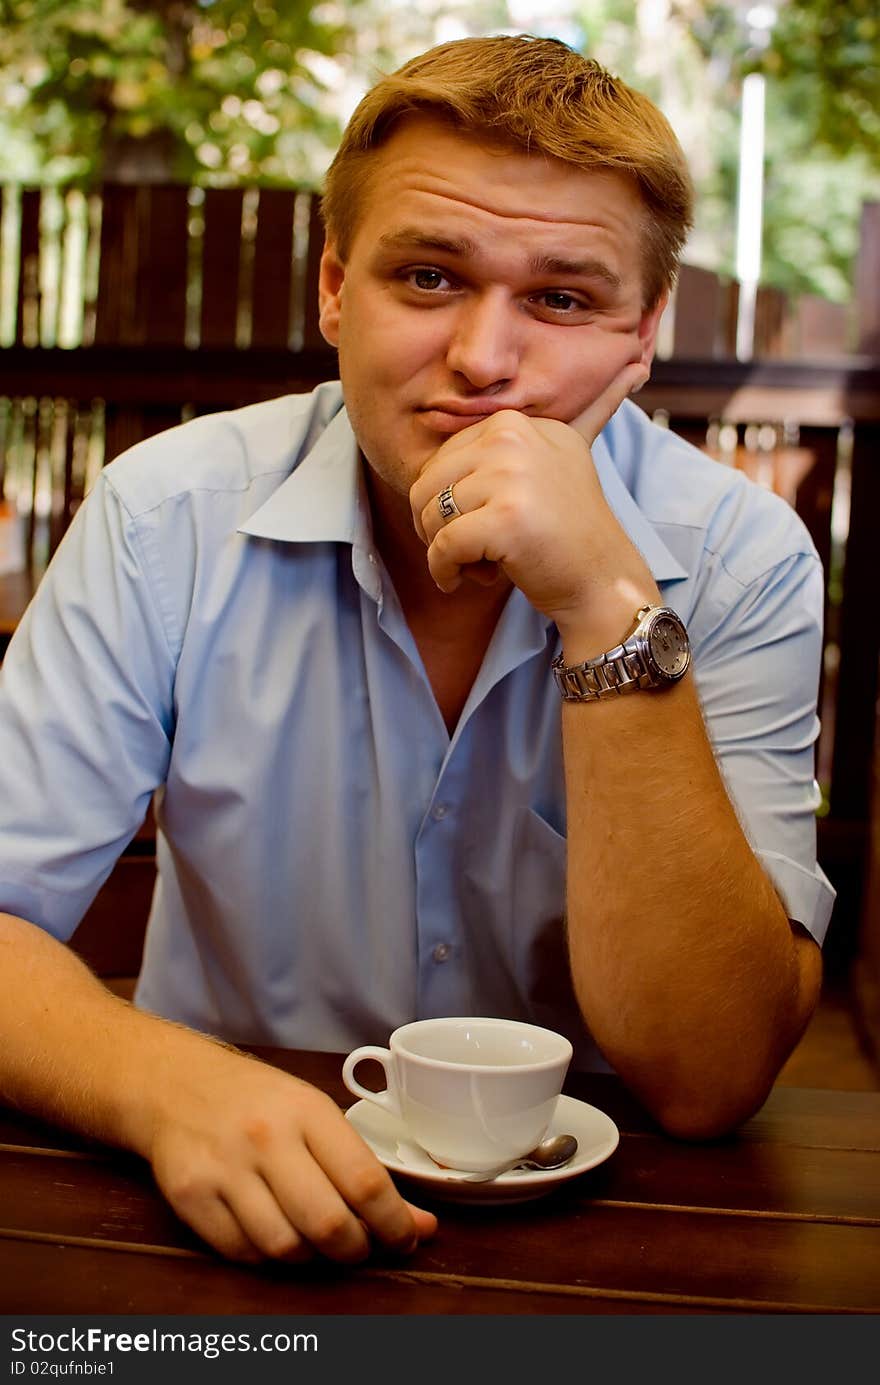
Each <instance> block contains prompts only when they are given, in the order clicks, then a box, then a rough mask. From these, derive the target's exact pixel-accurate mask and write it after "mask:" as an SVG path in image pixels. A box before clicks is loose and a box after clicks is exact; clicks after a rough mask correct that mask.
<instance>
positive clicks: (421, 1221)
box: [404, 1202, 437, 1241]
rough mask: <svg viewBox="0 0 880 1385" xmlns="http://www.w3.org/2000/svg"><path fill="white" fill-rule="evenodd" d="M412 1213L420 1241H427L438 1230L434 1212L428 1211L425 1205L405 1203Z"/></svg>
mask: <svg viewBox="0 0 880 1385" xmlns="http://www.w3.org/2000/svg"><path fill="white" fill-rule="evenodd" d="M404 1206H406V1207H407V1208H408V1209H409V1211H410V1212H411V1213H412V1219H413V1221H414V1222H415V1224H416V1235H417V1236H418V1238H419V1240H420V1241H427V1240H429V1239H430V1237H431V1236H434V1235H435V1234H436V1232H437V1218H436V1217H435V1216H434V1213H433V1212H426V1211H425V1209H424V1207H416V1206H415V1204H414V1203H412V1202H407V1203H405V1204H404Z"/></svg>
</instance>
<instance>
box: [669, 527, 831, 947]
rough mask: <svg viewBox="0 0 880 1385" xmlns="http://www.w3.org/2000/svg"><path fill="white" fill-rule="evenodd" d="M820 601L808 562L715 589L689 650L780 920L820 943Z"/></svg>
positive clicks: (826, 907) (795, 560) (731, 788)
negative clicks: (780, 907)
mask: <svg viewBox="0 0 880 1385" xmlns="http://www.w3.org/2000/svg"><path fill="white" fill-rule="evenodd" d="M719 593H721V594H722V595H721V596H719ZM823 597H824V584H823V577H822V568H821V565H820V563H819V560H818V558H817V557H816V555H815V554H814V553H810V552H801V553H798V554H796V555H794V556H792V557H789V558H786V559H785V560H783V561H781V562H780V563H779V564H778V565H776V566H775V567H773V568H771V569H770V570H769V571H767V572H765V573H763V574H762V575H761V576H760V577H758V578H756V579H754V580H753V581H752V582H750V583H749V584H747V585H745V586H742V585H740V584H737V583H735V582H733V581H730V582H728V583H727V584H724V583H721V584H718V586H717V587H716V594H715V605H714V607H713V609H712V610H711V611H710V612H706V611H704V612H702V613H701V616H700V620H699V622H698V623H699V624H700V625H701V626H702V627H703V629H704V630H705V634H704V635H703V636H702V638H700V639H699V641H698V642H697V643H695V648H694V667H695V670H696V677H697V686H698V690H699V694H700V699H701V702H702V707H703V714H704V716H705V719H706V724H707V727H708V731H709V735H710V738H711V741H712V744H713V748H714V751H715V755H716V758H717V760H718V763H719V766H720V769H721V772H722V775H723V777H724V780H725V783H726V786H727V790H728V793H729V795H730V798H731V800H732V802H733V804H734V807H735V808H736V810H737V812H738V815H739V819H740V822H741V825H742V827H743V830H744V831H745V833H746V836H747V837H748V839H749V841H750V842H751V844H752V847H753V850H754V851H755V853H756V855H757V856H758V858H759V860H760V861H761V863H762V865H763V867H764V869H765V871H766V872H767V874H768V876H769V877H770V879H771V880H772V881H773V884H774V886H775V888H776V890H777V892H778V894H779V896H780V898H781V900H782V902H783V904H784V905H785V908H786V910H787V912H788V915H789V918H791V919H792V920H795V921H797V922H799V923H801V924H802V925H803V926H804V928H806V929H807V930H808V932H809V933H810V934H811V935H812V936H813V937H814V938H815V939H816V941H817V942H819V943H821V942H822V941H823V940H824V937H825V933H826V930H827V927H828V922H829V919H830V916H831V910H832V906H833V904H834V898H835V894H834V890H833V888H832V887H831V885H830V884H829V882H828V880H827V879H826V877H825V875H824V874H823V872H822V870H821V869H820V868H819V866H818V865H817V863H816V809H817V807H818V804H819V801H820V795H819V789H818V785H817V783H816V779H815V743H816V739H817V736H818V733H819V721H818V718H817V715H816V698H817V691H818V683H819V670H820V663H821V658H822V610H823Z"/></svg>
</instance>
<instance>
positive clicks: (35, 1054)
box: [0, 914, 213, 1157]
mask: <svg viewBox="0 0 880 1385" xmlns="http://www.w3.org/2000/svg"><path fill="white" fill-rule="evenodd" d="M208 1045H210V1046H213V1044H212V1041H211V1040H209V1039H205V1038H204V1037H203V1036H201V1035H199V1034H196V1033H195V1032H194V1031H191V1030H188V1029H185V1028H183V1027H182V1026H179V1025H175V1024H169V1023H167V1022H166V1021H164V1020H160V1019H157V1018H156V1017H154V1016H151V1015H147V1014H144V1013H142V1012H140V1011H138V1010H136V1009H135V1008H134V1007H133V1006H131V1005H129V1004H128V1003H127V1002H126V1001H123V1000H120V999H119V998H118V997H117V996H115V995H113V994H112V993H111V992H110V991H108V990H107V988H106V987H105V986H103V985H102V984H101V982H100V981H99V980H98V979H97V977H95V976H94V975H93V974H92V973H91V972H90V971H89V970H88V968H87V967H86V966H85V965H84V964H83V963H82V962H81V961H80V959H79V958H78V957H77V956H76V955H75V954H74V953H73V952H72V951H71V950H70V949H69V948H67V947H65V946H64V945H63V944H61V943H59V942H57V941H56V940H55V939H54V938H52V937H50V936H49V935H48V934H46V933H44V932H43V931H42V930H41V929H39V928H36V927H35V926H34V925H33V924H30V923H27V922H25V921H24V920H22V919H18V918H15V917H13V916H12V915H9V914H0V1054H2V1058H0V1100H2V1101H5V1102H7V1103H9V1104H12V1105H15V1106H18V1107H20V1108H21V1109H23V1110H26V1111H29V1112H31V1113H32V1114H34V1115H37V1116H40V1117H42V1118H43V1119H46V1120H50V1121H53V1122H57V1123H59V1124H63V1125H65V1126H67V1127H69V1128H72V1129H75V1130H77V1131H78V1132H79V1133H81V1134H85V1135H89V1136H93V1137H94V1138H97V1139H100V1140H103V1141H106V1142H107V1143H111V1144H118V1145H123V1146H125V1147H127V1148H130V1149H133V1150H135V1151H136V1152H138V1153H140V1154H143V1155H144V1156H146V1157H149V1146H150V1138H151V1133H152V1128H153V1126H154V1124H155V1117H156V1110H155V1107H154V1103H156V1102H158V1100H160V1099H161V1097H162V1095H163V1093H164V1094H167V1093H168V1091H169V1087H170V1084H171V1081H172V1079H173V1074H174V1072H175V1070H176V1071H178V1072H180V1071H182V1070H185V1066H186V1064H187V1063H188V1061H192V1060H193V1057H194V1055H195V1053H196V1052H198V1051H200V1050H201V1049H202V1048H203V1047H205V1046H208Z"/></svg>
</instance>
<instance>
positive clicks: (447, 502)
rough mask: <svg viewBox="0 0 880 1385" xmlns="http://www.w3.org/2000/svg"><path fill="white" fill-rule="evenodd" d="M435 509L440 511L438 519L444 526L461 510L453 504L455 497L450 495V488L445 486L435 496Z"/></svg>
mask: <svg viewBox="0 0 880 1385" xmlns="http://www.w3.org/2000/svg"><path fill="white" fill-rule="evenodd" d="M437 509H438V510H439V511H440V518H441V519H442V520H443V523H444V524H446V523H448V521H449V520H450V519H455V518H456V517H457V516H459V515H460V514H461V510H460V509H459V508H458V506H457V505H456V503H455V496H454V495H453V494H452V486H446V488H445V489H444V490H442V491H441V492H440V494H439V495H438V496H437Z"/></svg>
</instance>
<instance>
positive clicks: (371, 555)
mask: <svg viewBox="0 0 880 1385" xmlns="http://www.w3.org/2000/svg"><path fill="white" fill-rule="evenodd" d="M367 558H368V560H369V561H370V562H371V563H372V564H373V566H374V567H375V566H376V555H375V553H368V554H367Z"/></svg>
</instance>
